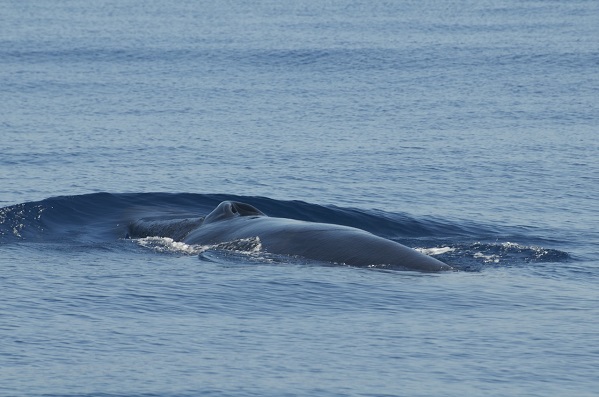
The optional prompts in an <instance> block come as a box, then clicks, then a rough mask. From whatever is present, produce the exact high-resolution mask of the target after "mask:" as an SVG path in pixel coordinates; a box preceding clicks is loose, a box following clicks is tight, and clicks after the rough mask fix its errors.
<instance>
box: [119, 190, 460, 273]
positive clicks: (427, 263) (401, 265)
mask: <svg viewBox="0 0 599 397" xmlns="http://www.w3.org/2000/svg"><path fill="white" fill-rule="evenodd" d="M181 224H182V227H181V228H180V229H181V230H177V228H176V227H174V226H173V224H172V223H171V224H170V225H168V226H167V227H156V223H151V222H150V223H148V222H145V223H144V222H134V223H132V224H130V226H129V236H131V237H140V236H142V237H143V236H149V235H151V234H152V233H154V234H155V235H156V234H157V232H160V231H161V230H168V231H169V232H170V234H171V236H174V237H177V240H178V241H182V242H183V243H186V244H190V245H192V244H200V245H217V244H221V243H227V242H233V241H238V240H243V239H250V238H257V239H259V242H260V245H261V247H262V250H263V251H265V252H267V253H269V254H277V255H288V256H293V257H300V258H305V259H308V260H315V261H322V262H331V263H336V264H344V265H349V266H356V267H386V268H392V269H397V270H416V271H421V272H439V271H447V270H452V267H451V266H449V265H447V264H446V263H443V262H441V261H440V260H438V259H436V258H433V257H431V256H429V255H426V254H423V253H421V252H419V251H416V250H415V249H413V248H410V247H407V246H405V245H402V244H400V243H398V242H395V241H392V240H389V239H386V238H383V237H380V236H377V235H374V234H372V233H370V232H367V231H365V230H362V229H358V228H354V227H350V226H343V225H337V224H330V223H317V222H308V221H300V220H295V219H288V218H278V217H270V216H268V215H266V214H264V213H263V212H262V211H260V210H259V209H257V208H256V207H254V206H252V205H250V204H247V203H242V202H238V201H223V202H221V203H220V204H219V205H218V206H217V207H216V208H215V209H214V210H213V211H212V212H210V213H209V214H208V215H207V216H206V217H204V218H203V219H198V220H186V221H184V222H182V223H181ZM161 237H169V236H161Z"/></svg>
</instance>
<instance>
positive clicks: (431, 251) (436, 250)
mask: <svg viewBox="0 0 599 397" xmlns="http://www.w3.org/2000/svg"><path fill="white" fill-rule="evenodd" d="M415 250H416V251H418V252H422V253H423V254H425V255H441V254H445V253H447V252H453V251H455V248H451V247H433V248H415Z"/></svg>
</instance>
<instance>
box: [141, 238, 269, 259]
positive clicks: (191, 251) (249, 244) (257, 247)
mask: <svg viewBox="0 0 599 397" xmlns="http://www.w3.org/2000/svg"><path fill="white" fill-rule="evenodd" d="M135 241H136V242H137V244H139V245H141V246H142V247H145V248H150V249H153V250H155V251H158V252H173V253H179V254H186V255H198V254H201V253H202V252H205V251H208V250H210V249H219V250H227V251H234V252H239V253H244V254H250V255H251V254H256V253H258V252H261V251H262V243H261V242H260V238H258V237H250V238H243V239H239V240H234V241H228V242H223V243H218V244H209V245H200V244H185V243H182V242H180V241H175V240H173V239H172V238H170V237H157V236H156V237H144V238H140V239H136V240H135Z"/></svg>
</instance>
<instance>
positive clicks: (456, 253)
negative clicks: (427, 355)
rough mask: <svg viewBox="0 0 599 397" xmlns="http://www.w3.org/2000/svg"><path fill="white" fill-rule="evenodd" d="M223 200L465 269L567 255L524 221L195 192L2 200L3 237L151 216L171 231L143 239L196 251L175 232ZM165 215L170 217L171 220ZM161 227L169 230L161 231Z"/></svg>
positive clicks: (85, 239)
mask: <svg viewBox="0 0 599 397" xmlns="http://www.w3.org/2000/svg"><path fill="white" fill-rule="evenodd" d="M224 200H235V201H241V202H246V203H249V204H252V205H253V206H255V207H257V208H258V209H260V210H261V211H263V212H264V213H266V214H267V215H269V216H274V217H284V218H291V219H298V220H303V221H312V222H323V223H334V224H339V225H346V226H352V227H356V228H360V229H364V230H367V231H369V232H371V233H373V234H376V235H379V236H382V237H385V238H389V239H391V240H395V241H398V242H400V243H402V244H405V245H408V246H411V247H414V248H416V249H419V250H421V251H422V252H424V253H426V254H429V255H434V256H435V257H437V258H439V259H440V260H442V261H444V262H447V263H449V264H451V265H452V266H454V267H456V268H458V269H463V270H480V269H481V268H484V267H488V266H498V265H511V264H519V263H534V262H561V261H565V260H569V259H571V258H570V256H569V254H567V253H566V252H563V251H559V250H555V249H549V248H543V245H544V243H549V241H544V240H543V239H541V238H539V237H538V236H536V235H534V234H533V233H534V230H527V229H523V228H522V227H512V228H510V227H505V226H502V227H498V226H496V225H485V224H480V223H475V222H470V221H463V220H459V221H458V220H445V219H439V218H434V217H414V216H410V215H409V214H406V213H394V212H386V211H384V209H372V210H364V209H358V208H344V207H337V206H333V205H328V206H324V205H318V204H312V203H307V202H304V201H284V200H275V199H271V198H267V197H259V196H238V195H225V194H195V193H120V194H111V193H93V194H86V195H77V196H60V197H51V198H48V199H45V200H41V201H36V202H27V203H22V204H16V205H12V206H9V207H4V208H1V209H0V244H11V243H15V242H19V243H22V242H31V243H39V242H42V243H59V244H71V245H74V246H85V245H90V244H91V245H93V244H96V245H102V246H105V245H106V244H110V243H111V242H116V241H120V240H122V239H123V238H125V237H126V236H127V233H128V227H129V225H131V224H132V223H134V222H138V221H140V220H143V221H144V222H150V223H151V222H155V223H156V225H157V226H156V227H157V229H156V232H155V233H150V234H155V235H156V236H160V237H162V238H164V237H165V236H168V237H170V238H171V241H168V240H152V238H153V237H155V236H150V235H147V236H142V237H144V238H146V240H142V242H141V244H140V245H142V246H143V245H144V244H145V246H146V247H150V248H152V249H154V250H156V251H162V252H178V253H181V254H198V253H201V252H203V251H202V250H203V249H204V248H197V247H189V246H185V245H184V244H181V243H178V242H177V240H179V239H180V238H177V234H176V233H177V232H179V233H180V234H181V236H183V235H184V234H185V233H186V232H187V231H188V230H190V229H191V228H193V227H195V225H197V223H198V222H197V220H198V219H199V218H201V217H203V216H205V215H206V214H208V213H209V212H211V211H212V210H213V209H214V207H216V206H217V205H218V204H219V203H220V202H221V201H224ZM169 221H173V222H171V223H170V224H169ZM186 222H187V223H186ZM165 225H166V226H165ZM165 227H167V228H168V227H170V228H171V229H173V230H169V231H168V233H165V230H164V229H163V228H165ZM161 228H162V229H161ZM174 228H180V229H178V230H175V229H174ZM500 240H502V241H500ZM212 248H216V249H226V248H227V247H212ZM250 248H251V247H250Z"/></svg>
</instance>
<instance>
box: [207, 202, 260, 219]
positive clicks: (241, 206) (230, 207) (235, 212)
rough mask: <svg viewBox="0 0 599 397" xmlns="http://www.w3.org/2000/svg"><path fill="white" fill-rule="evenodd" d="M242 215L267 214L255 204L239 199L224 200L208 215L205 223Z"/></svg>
mask: <svg viewBox="0 0 599 397" xmlns="http://www.w3.org/2000/svg"><path fill="white" fill-rule="evenodd" d="M240 216H265V214H264V213H263V212H262V211H260V210H259V209H257V208H256V207H254V206H253V205H250V204H246V203H240V202H239V201H223V202H222V203H220V204H219V205H218V206H217V207H216V208H215V209H214V210H213V211H212V212H211V213H209V214H208V215H206V218H204V222H203V224H206V223H213V222H219V221H223V220H225V219H231V218H237V217H240Z"/></svg>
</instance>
